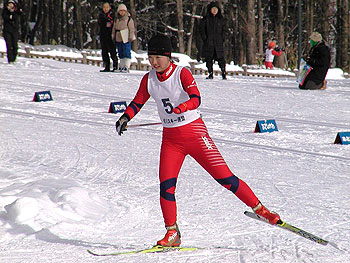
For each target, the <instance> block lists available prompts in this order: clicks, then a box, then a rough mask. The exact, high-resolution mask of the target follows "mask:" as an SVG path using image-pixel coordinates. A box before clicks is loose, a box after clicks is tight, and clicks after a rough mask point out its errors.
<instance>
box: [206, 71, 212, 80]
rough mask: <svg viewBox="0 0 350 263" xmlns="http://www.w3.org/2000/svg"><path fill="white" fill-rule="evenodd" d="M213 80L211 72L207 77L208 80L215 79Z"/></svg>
mask: <svg viewBox="0 0 350 263" xmlns="http://www.w3.org/2000/svg"><path fill="white" fill-rule="evenodd" d="M213 78H214V75H213V72H210V73H209V75H208V77H206V79H213Z"/></svg>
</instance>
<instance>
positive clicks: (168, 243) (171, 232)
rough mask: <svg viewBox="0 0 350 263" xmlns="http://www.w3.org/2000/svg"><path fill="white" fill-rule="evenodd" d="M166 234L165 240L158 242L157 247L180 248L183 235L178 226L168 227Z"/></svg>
mask: <svg viewBox="0 0 350 263" xmlns="http://www.w3.org/2000/svg"><path fill="white" fill-rule="evenodd" d="M166 230H167V232H166V234H165V236H164V238H163V239H161V240H159V241H158V242H157V245H159V246H163V247H178V246H180V244H181V233H180V230H179V228H178V226H177V224H175V225H172V226H168V227H166Z"/></svg>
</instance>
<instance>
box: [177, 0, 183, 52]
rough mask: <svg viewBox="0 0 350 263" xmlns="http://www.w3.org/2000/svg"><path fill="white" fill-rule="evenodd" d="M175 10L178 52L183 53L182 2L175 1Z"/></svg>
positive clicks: (180, 0)
mask: <svg viewBox="0 0 350 263" xmlns="http://www.w3.org/2000/svg"><path fill="white" fill-rule="evenodd" d="M176 9H177V21H178V31H177V33H178V40H179V52H180V53H185V43H184V15H183V2H182V0H177V1H176Z"/></svg>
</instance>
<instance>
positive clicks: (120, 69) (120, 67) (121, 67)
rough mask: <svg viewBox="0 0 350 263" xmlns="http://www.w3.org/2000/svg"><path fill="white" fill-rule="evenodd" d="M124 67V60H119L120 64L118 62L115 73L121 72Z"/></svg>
mask: <svg viewBox="0 0 350 263" xmlns="http://www.w3.org/2000/svg"><path fill="white" fill-rule="evenodd" d="M124 67H125V59H124V58H121V59H120V62H119V68H118V70H117V72H123V68H124Z"/></svg>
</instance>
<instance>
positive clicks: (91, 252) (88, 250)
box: [87, 249, 100, 256]
mask: <svg viewBox="0 0 350 263" xmlns="http://www.w3.org/2000/svg"><path fill="white" fill-rule="evenodd" d="M87 252H89V253H90V254H91V255H94V256H100V255H99V254H96V253H95V252H93V251H91V250H90V249H87Z"/></svg>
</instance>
